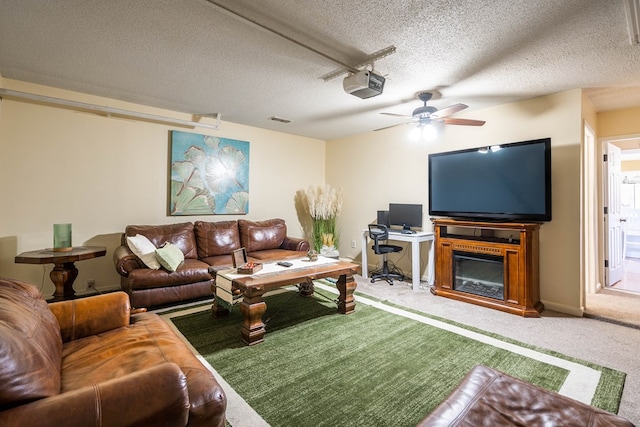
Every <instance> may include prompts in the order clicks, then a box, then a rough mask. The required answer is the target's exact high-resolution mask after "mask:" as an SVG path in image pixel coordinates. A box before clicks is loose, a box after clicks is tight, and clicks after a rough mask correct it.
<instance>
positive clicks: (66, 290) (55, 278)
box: [49, 262, 78, 301]
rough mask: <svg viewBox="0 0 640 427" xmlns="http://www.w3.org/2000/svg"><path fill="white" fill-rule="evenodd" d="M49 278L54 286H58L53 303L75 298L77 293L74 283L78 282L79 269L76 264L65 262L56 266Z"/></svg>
mask: <svg viewBox="0 0 640 427" xmlns="http://www.w3.org/2000/svg"><path fill="white" fill-rule="evenodd" d="M49 277H50V278H51V281H52V282H53V284H54V285H56V290H55V292H54V293H53V301H61V300H65V299H73V298H75V296H76V291H74V289H73V282H74V281H75V280H76V277H78V269H77V268H76V266H75V264H74V263H72V262H64V263H60V264H55V267H54V268H53V270H51V273H50V274H49Z"/></svg>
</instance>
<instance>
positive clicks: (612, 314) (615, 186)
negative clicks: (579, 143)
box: [581, 127, 640, 328]
mask: <svg viewBox="0 0 640 427" xmlns="http://www.w3.org/2000/svg"><path fill="white" fill-rule="evenodd" d="M600 142H601V143H602V145H601V147H602V149H601V150H598V149H597V147H598V145H599V144H597V143H596V141H595V140H594V135H593V133H592V132H591V130H590V129H588V127H585V135H584V141H583V152H582V155H583V156H582V166H583V167H582V177H581V179H582V187H583V188H582V221H583V222H582V224H583V229H582V234H583V239H582V240H583V244H582V246H583V247H582V249H583V257H582V259H583V269H582V270H583V275H584V277H583V279H584V282H583V284H584V287H583V291H584V293H583V296H584V299H583V302H584V307H583V309H584V315H585V316H588V317H595V318H601V319H604V320H608V321H614V322H618V323H622V324H627V325H632V326H634V327H639V328H640V258H635V257H634V255H636V254H637V256H638V257H640V215H636V213H635V212H634V211H635V210H636V208H638V212H640V180H639V185H638V186H637V188H638V192H637V193H636V192H635V190H636V186H635V185H634V186H631V185H628V186H627V184H625V186H624V187H623V182H632V181H634V178H633V177H635V176H636V174H635V173H632V172H634V171H633V170H632V169H634V166H632V165H631V164H630V163H629V162H630V161H632V160H633V156H635V155H638V171H640V135H632V136H629V137H625V138H620V137H619V138H616V139H609V140H604V141H600ZM609 145H612V146H613V150H612V153H613V155H614V156H615V155H616V152H618V155H619V158H618V160H619V164H618V166H619V168H618V171H619V173H616V172H614V173H611V172H610V171H608V166H609V165H607V164H606V163H605V161H604V160H605V159H606V157H605V154H609V147H608V146H609ZM598 159H600V160H602V162H600V161H598ZM598 165H601V166H602V167H601V168H600V167H599V166H598ZM614 169H615V168H614ZM616 174H617V176H616ZM637 175H638V176H639V177H640V173H638V174H637ZM625 177H627V178H626V181H625ZM609 181H612V182H609ZM610 184H611V185H610ZM609 196H612V197H609ZM636 197H637V199H636ZM614 201H615V202H614ZM636 201H637V202H638V203H636ZM610 204H613V205H612V206H611V207H610V206H609V205H610ZM605 208H606V209H605ZM609 213H613V215H608V214H609ZM627 216H628V217H629V219H628V218H627ZM636 217H637V220H636ZM627 221H628V222H629V224H627ZM636 226H637V234H638V238H637V239H638V245H636V247H634V249H632V250H630V249H628V248H631V247H632V246H633V241H634V240H635V239H636V238H635V237H631V235H632V234H633V233H634V232H635V231H634V230H635V228H636ZM616 258H617V259H618V261H616ZM634 258H635V259H634ZM610 259H611V260H613V261H610ZM627 260H631V261H630V262H634V263H635V261H637V263H635V264H634V265H630V263H629V262H627ZM609 264H611V267H613V268H612V269H609V266H610V265H609ZM616 264H618V265H619V267H620V268H619V269H617V267H618V265H616ZM636 266H637V267H638V269H635V267H636ZM636 271H637V273H636ZM611 273H613V274H611ZM626 287H631V288H633V290H629V289H624V288H626ZM635 289H637V291H636V290H635Z"/></svg>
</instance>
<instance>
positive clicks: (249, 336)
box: [240, 287, 267, 345]
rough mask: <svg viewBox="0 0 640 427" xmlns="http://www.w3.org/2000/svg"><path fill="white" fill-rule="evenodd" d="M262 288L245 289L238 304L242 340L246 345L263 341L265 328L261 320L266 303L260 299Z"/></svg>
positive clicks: (265, 309) (262, 292)
mask: <svg viewBox="0 0 640 427" xmlns="http://www.w3.org/2000/svg"><path fill="white" fill-rule="evenodd" d="M263 294H264V288H261V287H259V288H250V289H247V291H245V294H244V299H243V300H242V303H241V304H240V311H241V312H242V316H243V320H242V330H241V335H242V341H244V342H245V344H247V345H255V344H259V343H261V342H262V341H264V334H265V332H266V329H265V327H264V323H263V322H262V315H263V314H264V313H265V312H266V311H267V303H265V302H264V301H263V299H262V295H263Z"/></svg>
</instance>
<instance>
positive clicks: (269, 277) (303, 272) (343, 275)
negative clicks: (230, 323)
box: [211, 260, 360, 345]
mask: <svg viewBox="0 0 640 427" xmlns="http://www.w3.org/2000/svg"><path fill="white" fill-rule="evenodd" d="M288 261H291V262H293V263H294V265H293V266H292V267H289V268H284V267H283V268H282V269H281V270H278V271H277V272H269V273H263V274H256V275H252V276H241V277H238V276H237V275H230V276H224V277H232V278H231V279H230V280H231V281H232V284H233V289H234V290H235V291H236V292H240V293H241V294H242V295H243V298H242V302H241V303H240V310H241V312H242V316H243V320H242V329H241V332H240V334H241V337H242V341H244V342H245V343H246V344H247V345H254V344H258V343H261V342H262V341H264V334H265V332H266V330H265V324H264V323H263V321H262V316H263V314H264V313H265V312H266V311H267V303H266V302H265V301H264V300H263V298H262V296H263V295H264V294H265V293H266V292H269V291H273V290H275V289H278V288H281V287H283V286H289V285H295V284H298V283H311V281H312V280H316V279H324V278H328V277H333V278H337V279H338V281H337V283H336V286H337V288H338V291H339V292H340V295H339V297H338V313H341V314H351V313H353V312H354V310H355V307H356V302H355V299H354V297H353V292H354V291H355V289H356V282H355V280H354V279H353V275H354V274H357V273H358V272H359V269H360V266H359V265H357V264H353V263H350V262H346V261H339V260H335V262H331V263H325V264H317V265H314V264H313V263H311V262H308V263H307V264H308V266H306V265H305V266H302V265H304V264H301V263H300V261H301V260H288ZM218 274H223V272H222V271H219V272H217V273H216V276H217V275H218ZM216 279H218V277H216ZM304 294H305V295H311V294H313V287H306V289H305V291H304ZM211 310H212V314H213V317H216V318H217V317H221V316H225V315H228V314H229V311H228V310H227V309H226V308H225V307H223V306H221V305H219V304H218V298H214V301H213V306H212V307H211Z"/></svg>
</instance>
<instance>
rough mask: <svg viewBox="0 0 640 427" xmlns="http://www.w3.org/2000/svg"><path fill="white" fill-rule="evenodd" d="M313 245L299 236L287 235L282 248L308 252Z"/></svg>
mask: <svg viewBox="0 0 640 427" xmlns="http://www.w3.org/2000/svg"><path fill="white" fill-rule="evenodd" d="M310 247H311V246H310V245H309V242H308V241H307V240H305V239H298V238H297V237H289V236H287V237H285V238H284V241H283V242H282V244H281V245H280V249H286V250H288V251H303V252H307V251H308V250H309V248H310Z"/></svg>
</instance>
